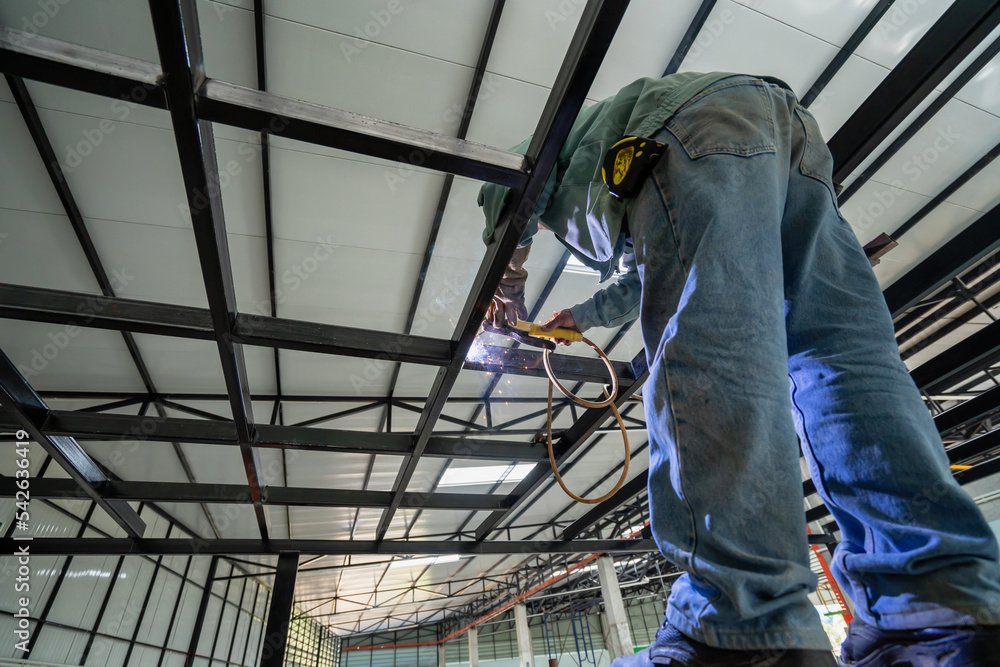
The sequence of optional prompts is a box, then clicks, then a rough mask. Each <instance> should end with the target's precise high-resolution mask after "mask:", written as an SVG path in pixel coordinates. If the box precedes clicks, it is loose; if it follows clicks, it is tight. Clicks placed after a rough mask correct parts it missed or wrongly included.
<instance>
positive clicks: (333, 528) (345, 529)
mask: <svg viewBox="0 0 1000 667" xmlns="http://www.w3.org/2000/svg"><path fill="white" fill-rule="evenodd" d="M269 509H270V511H271V514H272V516H273V514H274V513H275V510H278V509H279V508H277V507H276V506H274V505H272V506H270V508H269ZM280 511H281V512H282V513H283V512H284V508H280ZM354 512H355V510H354V509H353V508H350V507H290V508H289V513H290V515H291V517H292V535H293V536H294V539H297V540H331V539H341V540H342V539H346V537H347V535H348V533H349V531H350V529H351V521H353V519H354Z"/></svg>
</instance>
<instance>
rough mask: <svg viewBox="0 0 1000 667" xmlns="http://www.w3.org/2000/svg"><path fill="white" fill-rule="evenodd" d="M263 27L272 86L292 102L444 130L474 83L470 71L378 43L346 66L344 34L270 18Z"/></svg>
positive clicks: (468, 68) (271, 89)
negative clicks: (318, 105)
mask: <svg viewBox="0 0 1000 667" xmlns="http://www.w3.org/2000/svg"><path fill="white" fill-rule="evenodd" d="M264 30H265V34H266V39H267V48H268V89H269V90H270V91H271V92H275V93H278V94H280V95H285V96H287V97H292V98H295V99H301V100H306V101H309V102H316V103H318V104H323V105H326V106H331V107H335V108H338V109H345V110H347V111H353V112H355V113H360V114H363V115H366V116H374V117H376V118H381V119H382V120H388V121H392V122H394V123H403V124H405V125H410V126H413V127H419V128H422V129H426V130H434V131H441V130H444V129H445V126H446V125H447V124H448V123H449V118H450V117H451V116H452V115H453V114H454V110H455V109H457V110H459V111H460V110H461V109H462V106H463V105H464V103H465V96H466V93H467V92H468V90H469V86H470V84H471V82H472V69H471V68H470V67H467V66H463V65H456V64H453V63H450V62H447V61H444V60H439V59H435V58H432V57H428V56H425V55H421V54H416V53H411V52H407V51H401V50H399V49H394V48H391V47H386V46H382V45H381V44H376V43H372V44H370V45H369V46H367V47H366V48H365V49H364V50H363V51H362V53H360V54H357V55H356V57H353V58H351V59H350V61H348V59H347V57H345V55H344V53H343V52H342V51H341V48H340V45H341V43H342V42H343V36H342V35H339V34H337V33H333V32H330V31H328V30H323V29H320V28H316V27H312V26H307V25H304V24H302V23H294V22H292V21H288V20H285V19H281V18H275V17H271V16H268V17H267V20H266V21H265V23H264ZM373 82H378V85H372V84H373ZM456 105H457V106H456ZM449 112H450V113H449Z"/></svg>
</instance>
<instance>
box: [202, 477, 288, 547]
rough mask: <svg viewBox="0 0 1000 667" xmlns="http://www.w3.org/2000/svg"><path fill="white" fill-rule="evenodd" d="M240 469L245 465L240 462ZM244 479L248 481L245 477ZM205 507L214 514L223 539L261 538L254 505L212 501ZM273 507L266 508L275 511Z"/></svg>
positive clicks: (213, 516) (268, 510) (213, 517)
mask: <svg viewBox="0 0 1000 667" xmlns="http://www.w3.org/2000/svg"><path fill="white" fill-rule="evenodd" d="M238 469H239V471H240V472H242V471H243V465H242V464H239V465H238ZM243 481H244V483H246V478H245V477H244V480H243ZM205 507H206V508H207V509H208V512H209V514H211V515H212V519H213V520H214V521H215V525H216V526H217V527H218V529H219V534H220V535H222V538H223V539H260V528H259V527H258V525H257V515H256V513H255V512H254V510H253V505H249V504H247V505H227V504H222V503H212V504H206V505H205ZM273 509H274V508H272V507H266V508H265V510H266V511H267V512H268V513H271V512H273Z"/></svg>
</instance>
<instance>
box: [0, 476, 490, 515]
mask: <svg viewBox="0 0 1000 667" xmlns="http://www.w3.org/2000/svg"><path fill="white" fill-rule="evenodd" d="M17 490H18V489H17V484H16V480H15V479H14V478H13V477H2V478H0V497H8V498H13V497H14V496H15V495H16V493H17ZM102 490H103V491H104V496H105V497H106V498H113V499H117V500H134V501H140V500H141V501H144V502H152V503H224V504H235V505H241V504H249V503H251V502H252V501H251V498H250V489H249V487H247V486H246V485H245V484H196V483H187V482H149V481H146V482H115V481H112V482H108V483H107V484H106V485H104V486H103V487H102ZM31 495H32V496H33V497H36V498H55V499H58V498H79V499H87V494H86V493H85V492H84V491H83V490H81V489H80V488H79V487H77V485H76V482H74V481H73V480H71V479H36V480H33V481H32V483H31ZM391 499H392V493H391V492H389V491H358V490H355V489H327V488H299V487H285V486H269V487H267V488H266V489H265V490H264V498H263V501H262V502H263V503H264V504H265V505H292V506H300V507H388V506H389V501H390V500H391ZM506 506H507V498H506V496H495V495H488V494H473V493H415V492H408V493H405V494H403V499H402V501H401V502H400V507H406V508H423V509H448V510H458V509H470V510H486V511H489V510H497V509H503V508H504V507H506Z"/></svg>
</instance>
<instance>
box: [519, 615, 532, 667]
mask: <svg viewBox="0 0 1000 667" xmlns="http://www.w3.org/2000/svg"><path fill="white" fill-rule="evenodd" d="M514 627H515V629H516V630H517V655H518V658H519V659H520V665H521V667H533V666H534V664H535V652H534V650H533V649H532V647H531V628H529V627H528V610H527V608H526V607H525V606H524V605H523V604H516V605H514Z"/></svg>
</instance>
